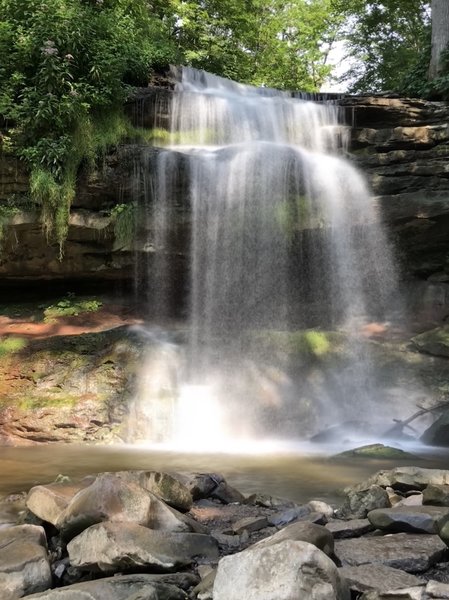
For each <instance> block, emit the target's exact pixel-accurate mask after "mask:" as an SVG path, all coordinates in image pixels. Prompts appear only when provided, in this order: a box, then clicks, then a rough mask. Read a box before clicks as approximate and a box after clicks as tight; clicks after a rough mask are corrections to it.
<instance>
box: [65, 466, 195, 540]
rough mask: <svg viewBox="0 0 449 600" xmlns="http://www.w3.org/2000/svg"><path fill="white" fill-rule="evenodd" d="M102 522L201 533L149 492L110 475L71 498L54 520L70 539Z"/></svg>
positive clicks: (103, 475)
mask: <svg viewBox="0 0 449 600" xmlns="http://www.w3.org/2000/svg"><path fill="white" fill-rule="evenodd" d="M102 521H114V522H133V523H136V524H138V525H143V526H146V527H151V528H153V529H164V530H167V531H172V532H174V531H176V532H182V531H184V532H186V531H198V532H202V531H203V528H202V527H201V525H199V523H196V522H195V521H194V520H193V519H191V518H189V517H187V516H186V515H182V514H181V513H178V512H177V511H176V510H175V509H173V508H170V507H169V506H167V505H166V504H164V502H162V500H160V499H159V498H157V497H156V496H155V495H154V494H152V493H151V492H148V491H147V490H145V489H143V488H142V487H141V486H140V485H138V484H136V483H133V482H132V481H126V480H124V479H122V478H121V477H119V476H115V475H112V474H110V473H106V474H102V475H99V476H98V477H97V478H96V480H95V481H94V483H93V484H92V485H90V486H89V487H87V488H85V489H84V490H81V491H80V492H78V494H76V495H75V496H74V498H73V499H72V500H71V502H70V503H69V505H68V506H67V508H66V510H65V511H64V512H63V513H62V514H61V516H60V517H59V519H58V520H57V523H56V527H57V528H58V529H59V530H60V531H61V535H62V536H63V538H64V539H66V540H69V539H71V538H73V537H75V535H77V534H79V533H81V532H82V531H84V529H87V527H90V526H91V525H94V524H96V523H100V522H102Z"/></svg>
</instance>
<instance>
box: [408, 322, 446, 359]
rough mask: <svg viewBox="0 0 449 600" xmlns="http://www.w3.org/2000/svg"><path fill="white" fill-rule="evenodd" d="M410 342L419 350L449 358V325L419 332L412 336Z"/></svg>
mask: <svg viewBox="0 0 449 600" xmlns="http://www.w3.org/2000/svg"><path fill="white" fill-rule="evenodd" d="M412 343H413V344H414V345H415V346H416V348H417V349H418V350H419V351H420V352H426V353H427V354H433V355H434V356H444V357H445V358H449V325H445V326H444V327H436V328H435V329H431V330H430V331H425V332H424V333H420V334H419V335H417V336H415V337H414V338H412Z"/></svg>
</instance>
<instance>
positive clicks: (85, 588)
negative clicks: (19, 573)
mask: <svg viewBox="0 0 449 600" xmlns="http://www.w3.org/2000/svg"><path fill="white" fill-rule="evenodd" d="M162 581H163V580H162ZM162 581H161V580H160V579H158V576H157V575H147V574H141V575H121V576H115V577H106V578H104V579H97V580H96V581H86V582H83V583H76V584H74V585H69V586H66V587H62V588H56V589H54V590H48V591H46V592H43V593H41V594H33V595H31V596H28V598H30V599H31V598H32V599H33V600H34V599H35V598H38V599H39V600H187V599H188V595H187V594H186V592H185V591H184V590H182V589H180V588H179V587H177V586H176V585H172V584H170V583H163V582H162Z"/></svg>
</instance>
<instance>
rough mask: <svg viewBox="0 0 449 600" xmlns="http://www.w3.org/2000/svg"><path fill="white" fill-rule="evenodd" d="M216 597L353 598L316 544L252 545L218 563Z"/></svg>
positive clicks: (260, 599)
mask: <svg viewBox="0 0 449 600" xmlns="http://www.w3.org/2000/svg"><path fill="white" fill-rule="evenodd" d="M213 598H214V600H242V599H243V598H244V599H245V600H304V599H305V598H313V599H314V600H349V592H348V590H347V587H346V584H345V582H344V580H343V579H342V578H341V577H340V575H339V573H338V569H337V567H336V566H335V565H334V563H333V562H332V561H331V559H330V558H329V557H327V556H326V555H325V554H324V552H321V550H318V548H316V546H314V545H313V544H309V543H307V542H299V541H293V540H284V541H282V542H279V543H277V544H274V545H268V546H259V545H255V546H251V547H250V548H248V549H246V550H244V551H243V552H239V553H238V554H234V555H232V556H226V557H224V558H222V559H221V560H220V562H219V563H218V569H217V575H216V578H215V582H214V588H213Z"/></svg>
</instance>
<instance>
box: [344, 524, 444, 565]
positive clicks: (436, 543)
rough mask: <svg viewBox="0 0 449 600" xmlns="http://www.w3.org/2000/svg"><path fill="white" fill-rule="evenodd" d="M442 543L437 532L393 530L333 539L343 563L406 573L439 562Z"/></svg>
mask: <svg viewBox="0 0 449 600" xmlns="http://www.w3.org/2000/svg"><path fill="white" fill-rule="evenodd" d="M445 548H446V546H445V544H444V542H443V541H442V540H441V539H440V538H439V537H438V536H437V535H426V534H421V535H420V534H407V533H395V534H392V535H385V536H374V537H362V538H353V539H347V540H336V541H335V554H336V556H337V557H338V558H339V559H340V561H341V564H342V566H351V567H356V566H359V565H364V564H381V565H386V566H387V567H393V568H394V569H401V570H402V571H407V572H408V573H422V572H423V571H426V570H427V569H428V568H429V567H430V566H432V565H433V564H435V563H436V562H438V561H439V560H440V559H441V558H442V557H443V556H444V552H445Z"/></svg>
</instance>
